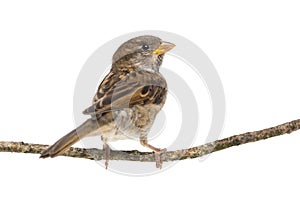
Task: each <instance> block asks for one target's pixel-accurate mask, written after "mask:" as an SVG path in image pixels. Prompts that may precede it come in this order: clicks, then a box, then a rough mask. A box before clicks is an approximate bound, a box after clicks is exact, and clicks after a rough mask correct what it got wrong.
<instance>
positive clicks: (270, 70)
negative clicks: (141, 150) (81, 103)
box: [0, 0, 300, 203]
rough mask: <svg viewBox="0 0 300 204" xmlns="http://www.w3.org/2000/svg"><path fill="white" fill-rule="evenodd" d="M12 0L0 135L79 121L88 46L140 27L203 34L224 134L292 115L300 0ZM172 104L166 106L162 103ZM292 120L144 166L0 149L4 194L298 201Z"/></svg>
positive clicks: (46, 131)
mask: <svg viewBox="0 0 300 204" xmlns="http://www.w3.org/2000/svg"><path fill="white" fill-rule="evenodd" d="M109 2H110V3H100V2H97V1H85V3H79V2H77V1H55V0H53V1H50V2H49V3H42V2H41V1H9V3H4V2H1V3H0V29H1V30H0V93H1V102H0V112H1V116H0V120H1V125H0V140H1V141H24V142H34V143H45V144H51V143H53V142H54V141H55V140H56V139H57V138H59V137H60V136H62V135H63V134H65V133H66V132H68V131H69V130H71V129H72V128H74V123H73V107H72V104H73V91H74V86H75V83H76V79H77V76H78V74H79V72H80V69H81V67H82V65H83V64H84V62H85V61H86V60H87V58H88V57H89V56H90V55H91V54H92V53H93V52H94V51H95V50H96V49H97V48H98V47H99V46H101V45H102V44H104V43H105V42H107V41H109V40H111V39H112V38H114V37H117V36H119V35H121V34H125V33H128V32H133V31H137V30H148V29H155V30H165V31H170V32H174V33H177V34H179V35H182V36H184V37H186V38H188V39H190V40H192V41H193V42H195V43H196V44H197V45H198V46H200V47H201V48H202V49H203V50H204V52H206V54H207V55H208V56H209V58H210V59H211V60H212V62H213V63H214V65H215V67H216V69H217V71H218V73H219V75H220V77H221V79H222V82H223V85H224V89H225V94H226V102H227V104H226V105H227V116H226V124H225V128H224V131H223V135H222V137H227V136H231V135H233V134H238V133H242V132H247V131H253V130H259V129H262V128H266V127H270V126H274V125H277V124H280V123H283V122H287V121H290V120H293V119H297V118H299V112H300V111H299V104H300V97H299V96H298V95H299V84H300V82H299V71H298V70H299V67H300V62H299V54H300V38H299V36H300V27H299V21H300V20H299V19H300V12H299V9H300V5H298V2H297V1H262V0H260V1H249V2H242V1H214V0H211V1H209V2H208V1H206V2H202V1H195V2H194V3H192V2H187V1H186V2H185V3H176V2H174V1H169V2H167V1H155V0H151V1H145V2H141V1H119V2H117V1H109ZM167 114H170V115H171V116H172V114H175V113H173V112H170V113H167ZM299 134H300V133H299V132H295V133H293V134H290V135H285V136H280V137H277V138H273V139H269V140H266V141H261V142H256V143H253V144H247V145H243V146H240V147H234V148H230V149H227V150H225V151H221V152H218V153H214V154H213V155H211V156H210V157H209V158H208V159H207V160H205V161H204V162H199V161H198V160H197V159H194V160H185V161H182V162H180V163H178V164H177V165H176V166H175V167H173V168H171V169H170V170H167V171H163V172H162V173H160V174H156V175H152V176H148V177H128V176H123V175H119V174H116V173H113V172H110V171H106V170H105V169H103V168H102V167H100V166H99V165H97V164H96V163H95V162H93V161H88V160H83V159H72V158H63V157H59V158H55V159H47V160H41V159H38V155H30V154H27V155H25V154H15V153H14V154H11V153H0V162H1V164H0V178H1V182H0V199H1V203H8V202H9V203H20V202H23V203H29V202H30V203H63V202H65V203H71V202H72V203H108V202H109V203H116V202H119V203H129V202H130V203H141V202H142V203H155V202H168V203H175V202H176V203H178V202H185V203H190V202H199V203H220V202H222V203H224V202H225V203H227V202H228V203H229V202H230V203H258V202H259V203H262V202H268V203H271V202H272V203H282V202H285V203H286V202H287V203H299V200H300V199H299V196H298V194H299V192H298V189H299V182H300V176H299V170H300V167H299V156H298V155H299V153H300V148H299V146H300V140H299V137H298V136H299Z"/></svg>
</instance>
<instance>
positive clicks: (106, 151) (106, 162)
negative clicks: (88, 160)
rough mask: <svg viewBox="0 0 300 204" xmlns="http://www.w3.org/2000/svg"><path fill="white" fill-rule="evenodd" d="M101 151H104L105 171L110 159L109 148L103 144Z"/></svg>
mask: <svg viewBox="0 0 300 204" xmlns="http://www.w3.org/2000/svg"><path fill="white" fill-rule="evenodd" d="M103 150H104V158H105V169H107V167H108V161H109V157H110V147H109V146H108V144H107V143H104V144H103Z"/></svg>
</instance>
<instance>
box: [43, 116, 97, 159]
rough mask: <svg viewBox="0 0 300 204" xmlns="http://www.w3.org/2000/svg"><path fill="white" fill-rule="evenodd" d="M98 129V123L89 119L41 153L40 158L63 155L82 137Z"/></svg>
mask: <svg viewBox="0 0 300 204" xmlns="http://www.w3.org/2000/svg"><path fill="white" fill-rule="evenodd" d="M97 129H98V123H97V122H96V121H94V120H92V119H89V120H87V121H86V122H84V123H83V124H82V125H81V126H79V127H78V128H77V129H74V130H72V131H71V132H70V133H68V134H67V135H65V136H64V137H62V138H61V139H59V140H58V141H57V142H55V143H54V144H53V145H52V146H50V147H49V148H47V149H46V150H44V151H43V152H42V153H41V156H40V158H47V157H56V156H59V155H61V154H62V153H63V152H64V151H65V150H67V149H68V148H69V147H71V146H72V145H73V144H75V143H76V142H78V141H79V140H80V139H81V138H83V137H86V136H88V135H89V134H90V133H92V132H93V131H95V130H97Z"/></svg>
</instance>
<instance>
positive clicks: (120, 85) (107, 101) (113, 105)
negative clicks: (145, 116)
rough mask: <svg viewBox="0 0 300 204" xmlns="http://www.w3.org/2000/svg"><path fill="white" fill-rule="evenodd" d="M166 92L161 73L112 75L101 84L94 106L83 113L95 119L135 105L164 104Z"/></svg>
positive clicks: (144, 72)
mask: <svg viewBox="0 0 300 204" xmlns="http://www.w3.org/2000/svg"><path fill="white" fill-rule="evenodd" d="M166 92H167V84H166V81H165V79H164V78H163V77H162V75H161V74H159V73H153V72H148V71H144V70H139V71H131V72H129V73H126V74H117V73H110V74H108V75H107V76H106V77H105V79H104V80H103V82H102V83H101V84H100V86H99V89H98V92H97V93H96V95H95V97H94V103H93V105H92V106H90V107H89V108H87V109H86V110H85V111H84V112H83V113H84V114H88V115H92V116H93V117H94V116H98V115H101V114H103V113H105V112H108V111H111V110H120V109H123V108H129V107H132V106H134V105H146V104H162V103H164V102H165V98H166Z"/></svg>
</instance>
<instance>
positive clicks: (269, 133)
mask: <svg viewBox="0 0 300 204" xmlns="http://www.w3.org/2000/svg"><path fill="white" fill-rule="evenodd" d="M299 129H300V119H298V120H294V121H291V122H287V123H284V124H281V125H278V126H275V127H271V128H267V129H263V130H259V131H254V132H247V133H243V134H239V135H234V136H231V137H228V138H225V139H221V140H217V141H214V142H210V143H207V144H204V145H200V146H196V147H192V148H189V149H183V150H176V151H168V152H166V153H164V154H162V158H161V159H162V161H175V160H183V159H188V158H190V159H192V158H197V157H202V156H204V155H207V154H210V153H212V152H216V151H220V150H223V149H227V148H229V147H233V146H238V145H241V144H246V143H249V142H256V141H259V140H264V139H269V138H271V137H275V136H279V135H284V134H289V133H291V132H294V131H296V130H299ZM47 147H49V146H48V145H41V144H29V143H23V142H0V152H18V153H31V154H40V153H41V152H42V151H43V150H44V149H46V148H47ZM103 155H104V154H103V150H100V149H83V148H73V147H71V148H70V149H68V150H67V151H66V152H65V153H64V154H63V156H68V157H76V158H85V159H91V160H103V159H104V156H103ZM110 160H127V161H141V162H154V161H155V159H154V153H153V152H139V151H137V150H132V151H113V150H112V151H111V153H110Z"/></svg>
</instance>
